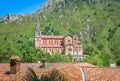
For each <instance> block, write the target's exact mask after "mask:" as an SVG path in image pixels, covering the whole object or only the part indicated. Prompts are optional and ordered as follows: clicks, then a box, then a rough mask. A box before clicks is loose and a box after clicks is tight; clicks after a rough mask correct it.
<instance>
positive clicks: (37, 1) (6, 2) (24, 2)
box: [0, 0, 47, 17]
mask: <svg viewBox="0 0 120 81" xmlns="http://www.w3.org/2000/svg"><path fill="white" fill-rule="evenodd" d="M46 1H47V0H0V17H3V16H5V15H8V14H31V13H34V12H35V11H37V10H38V9H39V8H40V6H41V5H43V4H44V3H45V2H46Z"/></svg>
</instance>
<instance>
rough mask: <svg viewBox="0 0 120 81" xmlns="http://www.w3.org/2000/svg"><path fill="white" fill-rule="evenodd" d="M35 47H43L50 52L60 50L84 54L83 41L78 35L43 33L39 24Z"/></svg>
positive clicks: (63, 52) (36, 30)
mask: <svg viewBox="0 0 120 81" xmlns="http://www.w3.org/2000/svg"><path fill="white" fill-rule="evenodd" d="M35 48H37V49H42V50H44V51H46V52H48V53H50V54H52V53H54V52H59V53H62V54H64V55H68V54H71V55H82V53H83V49H82V43H81V42H80V41H78V37H77V36H76V35H74V36H72V35H67V36H54V35H41V33H40V28H39V25H38V24H36V29H35Z"/></svg>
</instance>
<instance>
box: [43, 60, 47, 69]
mask: <svg viewBox="0 0 120 81" xmlns="http://www.w3.org/2000/svg"><path fill="white" fill-rule="evenodd" d="M42 68H47V62H46V59H45V58H43V59H42Z"/></svg>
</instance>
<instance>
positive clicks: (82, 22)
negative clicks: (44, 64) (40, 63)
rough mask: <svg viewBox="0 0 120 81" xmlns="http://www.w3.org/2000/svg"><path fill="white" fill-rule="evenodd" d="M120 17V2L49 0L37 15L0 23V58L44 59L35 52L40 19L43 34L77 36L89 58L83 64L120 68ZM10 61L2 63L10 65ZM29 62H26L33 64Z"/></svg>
mask: <svg viewBox="0 0 120 81" xmlns="http://www.w3.org/2000/svg"><path fill="white" fill-rule="evenodd" d="M119 13H120V0H109V1H108V0H48V1H47V2H46V3H45V4H44V5H43V6H42V7H41V8H40V10H38V11H37V12H36V13H34V14H31V15H28V16H24V17H21V18H19V19H17V20H15V21H14V22H9V23H7V24H4V23H0V40H1V41H0V53H1V55H0V56H1V57H0V58H2V57H4V58H6V59H8V58H9V57H10V55H11V54H13V55H20V56H21V58H22V57H24V55H26V58H27V57H28V56H29V57H30V58H29V60H32V59H33V60H34V62H35V61H36V58H37V59H39V58H41V57H39V58H38V57H37V56H36V55H40V56H41V52H42V51H39V50H37V49H35V48H34V27H35V18H36V17H37V18H38V19H39V22H40V26H41V31H42V34H47V35H51V34H52V33H54V34H55V35H67V34H72V35H74V34H77V35H78V37H79V40H80V41H82V43H83V47H84V54H88V55H89V56H88V57H87V58H86V59H84V60H83V61H87V62H89V63H92V64H95V65H101V66H102V65H109V64H110V63H114V62H115V63H117V64H118V65H120V50H119V48H120V42H119V40H120V14H119ZM38 52H40V53H39V54H37V53H38ZM42 53H43V52H42ZM44 55H46V54H44ZM47 55H49V54H47ZM6 59H4V60H3V59H1V60H0V62H7V60H6ZM24 59H25V58H23V60H24ZM29 60H27V61H26V60H24V62H31V61H29Z"/></svg>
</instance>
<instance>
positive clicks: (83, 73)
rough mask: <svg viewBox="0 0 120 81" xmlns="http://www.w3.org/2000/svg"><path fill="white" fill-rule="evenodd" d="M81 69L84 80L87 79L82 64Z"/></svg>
mask: <svg viewBox="0 0 120 81" xmlns="http://www.w3.org/2000/svg"><path fill="white" fill-rule="evenodd" d="M80 70H81V72H82V78H83V81H86V77H85V72H84V70H83V68H82V67H81V66H80Z"/></svg>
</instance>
